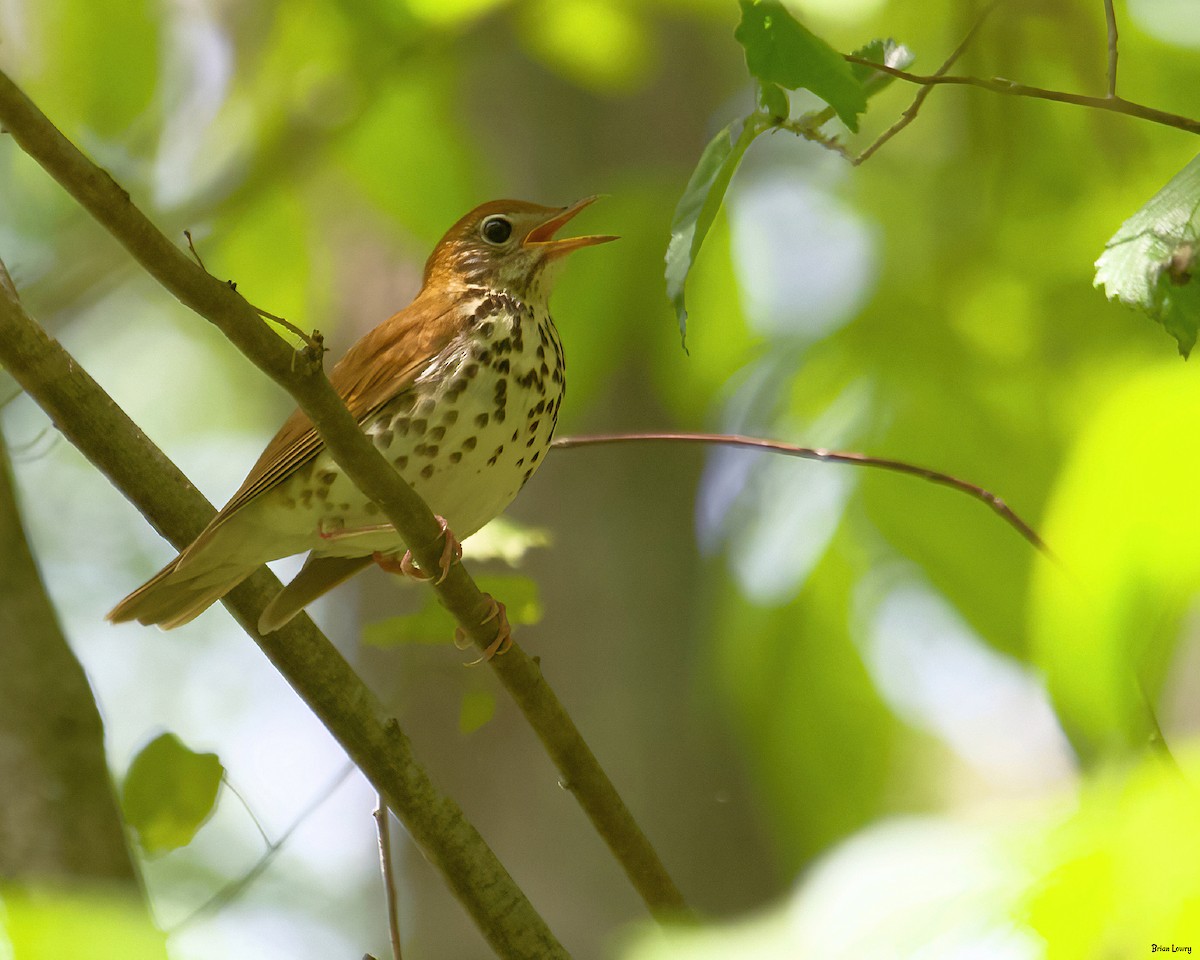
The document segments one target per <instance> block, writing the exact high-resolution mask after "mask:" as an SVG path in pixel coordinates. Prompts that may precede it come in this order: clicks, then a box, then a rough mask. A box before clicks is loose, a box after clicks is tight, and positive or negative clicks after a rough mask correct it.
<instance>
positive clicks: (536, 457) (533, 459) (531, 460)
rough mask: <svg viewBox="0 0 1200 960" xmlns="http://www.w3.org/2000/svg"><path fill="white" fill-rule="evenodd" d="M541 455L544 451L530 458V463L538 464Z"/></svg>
mask: <svg viewBox="0 0 1200 960" xmlns="http://www.w3.org/2000/svg"><path fill="white" fill-rule="evenodd" d="M541 455H542V451H541V450H539V451H537V452H536V453H535V454H534V455H533V456H532V457H530V458H529V462H530V463H537V462H538V457H540V456H541Z"/></svg>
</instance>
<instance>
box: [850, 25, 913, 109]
mask: <svg viewBox="0 0 1200 960" xmlns="http://www.w3.org/2000/svg"><path fill="white" fill-rule="evenodd" d="M854 55H855V56H856V57H859V58H861V59H863V60H870V61H871V62H872V63H881V64H883V65H884V66H885V67H891V68H892V69H894V70H905V69H907V68H908V67H910V66H912V62H913V61H914V60H915V59H916V56H915V55H914V54H913V52H912V51H911V50H909V49H908V47H906V46H905V45H904V44H902V43H897V42H896V41H895V40H893V39H891V38H890V37H889V38H887V39H886V40H872V41H871V42H870V43H868V44H867V45H866V46H863V47H859V48H858V49H857V50H855V51H854ZM850 72H851V73H852V74H854V78H855V79H856V80H857V81H858V82H859V83H860V84H862V89H863V93H864V94H865V95H866V96H868V97H873V96H874V95H875V94H877V93H878V92H879V91H880V90H882V89H883V88H884V87H886V86H887V85H888V84H890V83H891V82H892V81H893V80H895V79H896V78H895V77H891V76H888V75H887V74H886V73H880V72H879V71H878V70H872V69H871V68H870V67H865V66H863V65H862V64H861V63H852V64H850Z"/></svg>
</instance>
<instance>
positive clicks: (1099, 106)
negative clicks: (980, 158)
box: [845, 54, 1200, 134]
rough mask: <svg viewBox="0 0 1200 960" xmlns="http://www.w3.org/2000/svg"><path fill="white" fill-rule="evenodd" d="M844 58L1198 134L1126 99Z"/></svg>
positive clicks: (913, 79)
mask: <svg viewBox="0 0 1200 960" xmlns="http://www.w3.org/2000/svg"><path fill="white" fill-rule="evenodd" d="M845 57H846V60H848V61H849V62H850V63H858V64H862V65H863V66H865V67H870V68H871V69H872V70H879V71H880V72H881V73H886V74H888V75H889V76H892V77H896V78H897V79H898V80H905V81H907V82H908V83H915V84H919V85H920V86H927V87H934V86H960V87H979V88H980V89H981V90H990V91H991V92H992V93H1000V94H1004V95H1006V96H1010V97H1029V98H1032V99H1034V100H1052V101H1054V102H1055V103H1073V104H1075V105H1076V106H1078V107H1091V108H1092V109H1094V110H1103V111H1105V112H1107V113H1121V114H1124V115H1125V116H1127V117H1137V118H1138V119H1140V120H1148V121H1150V122H1151V123H1159V124H1162V125H1163V126H1167V127H1174V128H1175V129H1176V130H1183V131H1185V132H1186V133H1197V134H1200V120H1193V119H1192V118H1190V117H1181V116H1179V115H1178V114H1175V113H1167V112H1166V111H1165V110H1158V109H1156V108H1154V107H1148V106H1146V105H1145V104H1141V103H1134V102H1133V101H1132V100H1126V99H1124V98H1122V97H1117V96H1113V97H1089V96H1085V95H1083V94H1080V93H1067V92H1066V91H1063V90H1045V89H1043V88H1041V87H1030V86H1027V85H1026V84H1023V83H1017V82H1015V81H1013V80H1004V79H1002V78H1000V77H992V78H991V79H990V80H989V79H985V78H983V77H964V76H955V75H950V76H938V75H936V74H934V75H932V76H928V75H923V74H919V73H908V72H906V71H904V70H897V69H896V68H895V67H887V66H884V65H883V64H882V63H876V62H875V61H873V60H867V59H865V58H863V57H856V56H854V55H853V54H846V55H845Z"/></svg>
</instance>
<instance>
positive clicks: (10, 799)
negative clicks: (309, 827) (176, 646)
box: [0, 275, 141, 893]
mask: <svg viewBox="0 0 1200 960" xmlns="http://www.w3.org/2000/svg"><path fill="white" fill-rule="evenodd" d="M5 295H7V288H6V287H5V286H4V279H3V276H2V275H0V296H5ZM0 637H3V638H4V667H3V669H0V878H2V879H3V880H4V881H7V882H11V883H19V884H28V885H31V886H36V885H38V884H41V883H48V884H64V883H66V884H72V883H74V884H83V883H108V884H113V883H116V884H118V885H121V886H123V887H125V888H127V890H128V891H129V892H135V893H140V892H141V890H140V878H139V877H138V872H137V868H136V866H135V864H134V861H133V858H132V857H131V856H130V853H129V848H128V846H127V844H126V837H125V828H124V826H123V825H122V823H121V815H120V812H119V810H118V807H117V800H116V796H115V794H114V791H113V785H112V781H111V779H110V777H109V771H108V762H107V760H106V759H105V755H104V725H103V722H102V721H101V719H100V712H99V711H98V710H97V708H96V701H95V698H94V697H93V695H92V691H91V687H90V686H89V685H88V680H87V677H86V676H85V675H84V672H83V667H82V666H80V664H79V661H78V660H77V659H76V658H75V654H74V653H73V652H72V651H71V648H70V646H69V645H68V644H67V640H66V637H64V636H63V633H62V629H61V627H60V626H59V622H58V617H57V616H56V615H55V612H54V606H53V604H52V603H51V602H50V598H49V596H47V594H46V589H45V585H44V584H43V583H42V578H41V576H40V575H39V573H38V568H37V564H36V562H35V561H34V557H33V554H32V552H31V551H30V549H29V544H28V542H27V541H26V539H25V531H24V529H23V527H22V524H21V512H20V507H19V504H18V502H17V493H16V490H15V488H14V484H13V480H12V471H11V469H10V465H9V459H8V454H7V452H6V448H5V443H4V436H3V434H0Z"/></svg>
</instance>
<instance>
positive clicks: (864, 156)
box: [850, 0, 1000, 167]
mask: <svg viewBox="0 0 1200 960" xmlns="http://www.w3.org/2000/svg"><path fill="white" fill-rule="evenodd" d="M999 3H1000V0H992V2H991V3H989V4H988V5H987V6H985V7H984V8H983V9H982V10H981V11H979V16H977V17H976V18H975V22H974V23H973V24H972V25H971V29H970V30H968V31H967V35H966V36H965V37H963V38H962V42H960V43H959V45H958V46H957V47H955V48H954V51H953V52H952V53H951V54H950V56H948V57H947V58H946V59H945V61H944V62H943V63H942V65H941V66H940V67H938V68H937V70H936V71H934V74H933V75H934V76H935V77H942V76H945V75H946V73H947V72H949V70H950V68H951V67H952V66H954V64H955V63H957V62H958V59H959V57H961V56H962V55H963V54H964V53H966V50H967V47H968V46H970V44H971V41H972V40H974V39H975V35H976V34H977V33H978V32H979V28H980V27H982V26H983V23H984V21H985V20H987V18H988V15H989V14H990V13H991V12H992V11H993V10H995V9H996V6H997V4H999ZM932 92H933V87H932V86H929V87H922V88H921V89H920V90H919V91H918V92H917V95H916V97H914V98H913V102H912V103H910V104H909V105H908V109H907V110H905V111H904V113H902V114H901V115H900V119H899V120H897V121H896V122H895V123H893V124H892V125H891V126H890V127H888V128H887V129H886V130H884V131H883V133H881V134H880V135H879V138H878V139H877V140H876V141H875V142H874V143H872V144H871V145H870V146H869V147H867V149H866V150H864V151H863V152H862V153H860V154H859V155H858V156H857V157H854V158H853V159H852V160H851V161H850V162H851V163H852V164H854V166H856V167H857V166H859V165H860V164H862V163H864V162H866V161H867V160H869V159H870V158H871V157H872V156H873V155H874V154H875V151H877V150H878V149H879V148H880V147H882V146H883V145H884V144H885V143H887V142H888V141H889V140H891V139H892V137H894V136H895V135H896V134H898V133H899V132H900V131H901V130H903V129H904V128H905V127H907V126H908V125H909V124H910V123H912V122H913V121H914V120H915V119H916V118H917V113H918V112H919V111H920V109H921V104H923V103H924V102H925V98H926V97H928V96H929V95H930V94H931V93H932Z"/></svg>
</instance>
